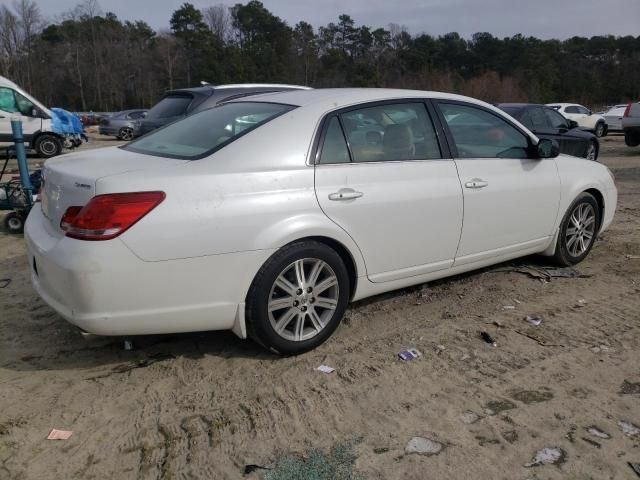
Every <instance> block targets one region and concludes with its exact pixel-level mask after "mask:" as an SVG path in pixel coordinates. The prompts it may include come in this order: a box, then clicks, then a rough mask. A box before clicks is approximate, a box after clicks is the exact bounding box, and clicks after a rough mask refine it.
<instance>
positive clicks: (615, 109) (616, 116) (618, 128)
mask: <svg viewBox="0 0 640 480" xmlns="http://www.w3.org/2000/svg"><path fill="white" fill-rule="evenodd" d="M626 108H627V104H626V103H625V104H623V105H614V106H612V107H611V108H609V109H608V110H607V111H606V112H604V114H603V115H602V116H603V117H604V121H605V122H606V123H607V131H608V132H622V116H623V115H624V111H625V109H626Z"/></svg>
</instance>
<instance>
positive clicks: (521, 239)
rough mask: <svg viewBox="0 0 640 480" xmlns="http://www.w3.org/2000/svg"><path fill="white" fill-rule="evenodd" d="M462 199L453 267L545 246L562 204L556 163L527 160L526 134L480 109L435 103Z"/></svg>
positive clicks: (468, 105)
mask: <svg viewBox="0 0 640 480" xmlns="http://www.w3.org/2000/svg"><path fill="white" fill-rule="evenodd" d="M436 104H437V106H438V109H439V112H440V119H441V122H442V123H443V125H444V127H445V129H446V131H447V138H448V140H449V145H450V147H451V150H452V153H453V155H454V158H455V163H456V166H457V168H458V173H459V175H460V181H461V183H462V186H463V195H464V222H463V228H462V235H461V238H460V245H459V246H458V251H457V253H456V259H455V265H456V266H457V265H464V264H467V263H474V262H480V261H484V260H487V259H490V258H494V257H498V256H500V255H506V254H510V253H515V252H523V253H527V252H531V251H535V250H536V249H538V248H544V246H545V245H546V244H548V241H549V237H550V236H551V235H553V229H554V225H555V220H556V215H557V213H558V206H559V202H560V179H559V176H558V172H557V169H556V165H555V160H554V159H538V158H529V157H530V152H531V150H532V148H531V145H530V140H529V137H528V135H526V134H525V133H524V132H523V131H521V130H520V129H519V128H517V127H516V126H515V125H513V124H512V123H510V122H509V121H507V120H506V119H505V118H504V117H503V116H502V115H500V114H498V113H497V112H494V111H492V110H489V109H488V108H484V107H482V106H479V105H474V104H469V103H465V102H457V101H456V102H454V101H444V100H441V101H437V102H436Z"/></svg>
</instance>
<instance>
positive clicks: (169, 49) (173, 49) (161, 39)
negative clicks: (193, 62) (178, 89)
mask: <svg viewBox="0 0 640 480" xmlns="http://www.w3.org/2000/svg"><path fill="white" fill-rule="evenodd" d="M158 49H159V51H160V54H161V57H162V63H163V66H164V68H165V71H166V73H167V79H168V80H169V89H170V90H171V89H173V82H174V78H175V70H176V64H177V62H178V53H179V51H180V47H179V45H178V41H177V40H176V37H174V36H173V35H171V34H170V33H168V32H163V33H161V34H160V35H159V36H158Z"/></svg>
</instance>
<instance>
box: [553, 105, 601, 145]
mask: <svg viewBox="0 0 640 480" xmlns="http://www.w3.org/2000/svg"><path fill="white" fill-rule="evenodd" d="M547 106H548V107H551V108H553V109H554V110H557V111H558V112H560V113H561V114H562V115H563V116H564V117H565V118H568V119H569V120H573V121H575V122H577V123H578V125H579V126H580V128H583V129H585V130H588V131H590V132H593V133H594V134H595V135H596V137H604V136H605V135H606V134H607V122H606V120H605V119H604V117H603V116H602V115H597V114H595V113H593V112H592V111H591V110H589V109H588V108H587V107H583V106H582V105H578V104H577V103H547Z"/></svg>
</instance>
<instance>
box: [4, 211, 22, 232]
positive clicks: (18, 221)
mask: <svg viewBox="0 0 640 480" xmlns="http://www.w3.org/2000/svg"><path fill="white" fill-rule="evenodd" d="M4 228H5V229H6V230H7V231H8V232H9V233H22V232H23V231H24V220H23V219H22V216H21V215H20V214H18V213H17V212H10V213H9V214H8V215H7V216H6V217H5V218H4Z"/></svg>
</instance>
